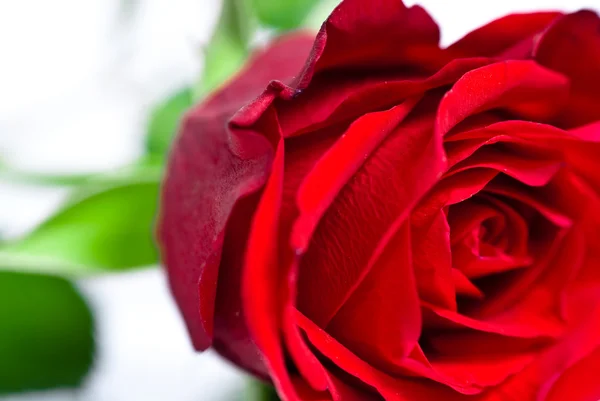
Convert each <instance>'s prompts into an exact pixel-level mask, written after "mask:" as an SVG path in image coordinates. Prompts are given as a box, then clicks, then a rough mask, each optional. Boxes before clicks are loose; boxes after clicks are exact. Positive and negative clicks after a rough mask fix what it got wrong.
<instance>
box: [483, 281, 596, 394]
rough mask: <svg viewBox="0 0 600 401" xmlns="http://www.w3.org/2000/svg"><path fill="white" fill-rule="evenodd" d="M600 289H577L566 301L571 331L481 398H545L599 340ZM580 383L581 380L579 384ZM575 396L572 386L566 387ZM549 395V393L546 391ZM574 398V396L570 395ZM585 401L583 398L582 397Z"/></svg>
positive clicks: (591, 350) (592, 350) (594, 347)
mask: <svg viewBox="0 0 600 401" xmlns="http://www.w3.org/2000/svg"><path fill="white" fill-rule="evenodd" d="M599 296H600V292H599V291H598V290H597V289H596V290H595V291H587V292H579V293H578V294H577V295H576V296H574V297H573V298H572V299H571V300H570V302H569V309H570V310H571V312H572V313H570V315H572V317H573V318H572V319H571V321H570V324H571V330H570V332H568V333H565V335H564V336H563V337H562V340H561V341H560V342H559V343H557V344H556V345H554V346H552V347H550V348H549V349H548V350H547V351H545V352H543V353H541V354H540V356H539V357H538V358H536V360H535V361H534V362H533V363H531V364H530V365H528V366H527V367H526V368H525V369H524V370H522V371H521V372H520V373H519V374H518V375H515V376H513V377H512V378H510V379H509V380H507V381H506V382H505V383H503V384H502V385H500V386H498V387H497V388H496V389H495V390H494V391H490V392H489V393H488V394H486V395H485V397H483V398H482V400H481V401H504V400H506V399H507V397H509V398H513V399H518V400H546V399H547V398H546V395H548V393H549V392H551V388H552V385H553V384H554V383H555V382H556V380H557V378H559V377H560V376H561V375H562V374H563V373H564V372H567V370H568V369H569V368H570V367H572V366H574V365H575V364H576V363H577V362H579V361H581V360H582V359H584V358H585V357H586V356H588V355H590V354H591V353H592V352H594V350H595V349H596V348H597V347H598V345H599V343H600V308H599V307H598V305H599V303H598V300H599V299H600V298H599ZM580 385H581V383H580ZM569 390H570V392H569V396H568V398H567V399H569V400H570V399H572V398H570V394H573V395H576V394H577V393H576V391H577V390H576V389H573V388H570V389H569ZM550 394H551V393H550ZM573 399H574V400H576V398H573ZM586 401H587V400H586Z"/></svg>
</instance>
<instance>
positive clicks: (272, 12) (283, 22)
mask: <svg viewBox="0 0 600 401" xmlns="http://www.w3.org/2000/svg"><path fill="white" fill-rule="evenodd" d="M250 1H251V4H252V6H253V8H254V11H255V12H256V16H257V18H258V20H259V21H260V22H261V23H262V24H264V25H267V26H269V27H271V28H275V29H278V30H283V31H288V30H292V29H295V28H298V27H300V26H301V25H302V23H303V21H304V19H305V18H306V17H307V16H308V14H309V13H310V11H311V10H312V9H313V7H314V6H315V5H316V4H318V3H319V2H320V0H279V1H275V0H250Z"/></svg>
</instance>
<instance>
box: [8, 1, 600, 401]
mask: <svg viewBox="0 0 600 401" xmlns="http://www.w3.org/2000/svg"><path fill="white" fill-rule="evenodd" d="M236 1H238V0H231V1H230V0H227V4H228V5H227V7H228V6H230V5H231V4H233V2H236ZM238 3H239V1H238ZM255 3H256V4H255V5H256V7H258V8H257V9H258V10H259V11H258V12H255V14H254V16H253V17H252V18H253V19H254V20H258V21H260V24H259V22H256V21H254V22H252V23H253V24H254V26H253V27H254V29H252V30H251V32H252V33H251V34H248V35H247V36H248V37H245V38H244V40H243V41H241V42H240V40H239V39H240V38H239V35H241V34H240V32H242V31H243V29H247V27H246V25H247V24H246V22H244V20H245V19H246V16H247V15H249V14H244V12H248V13H251V12H252V11H247V10H246V11H244V12H242V13H239V14H236V15H235V16H234V17H235V18H234V17H232V15H228V16H227V15H226V14H227V13H222V12H221V11H222V1H221V0H169V1H167V0H137V1H136V0H87V1H78V0H53V1H45V0H20V1H2V2H0V399H1V400H15V401H17V400H20V401H25V400H89V401H135V400H144V401H153V400H156V401H159V400H160V401H162V400H177V401H180V400H181V401H188V400H189V401H198V400H211V401H212V400H216V401H219V400H250V399H253V398H252V397H254V396H253V395H251V392H250V390H249V387H248V384H247V380H246V379H245V378H244V375H243V374H242V373H240V372H239V371H237V370H236V369H235V368H233V367H231V366H229V365H228V364H227V363H225V362H222V361H220V360H219V358H218V357H217V356H216V355H214V354H212V353H210V352H208V353H205V354H196V353H194V352H193V350H192V347H191V345H190V342H189V340H188V338H187V333H186V332H185V329H184V325H183V323H182V321H181V319H180V316H179V314H178V311H177V310H176V308H175V306H174V303H173V301H172V300H171V298H170V295H169V292H168V289H167V285H166V280H165V277H164V275H163V272H162V270H161V269H160V268H159V266H158V260H157V254H156V250H155V249H154V247H153V245H152V237H151V225H152V220H153V216H154V213H155V210H156V194H157V190H158V185H159V184H158V183H159V180H160V174H161V171H162V166H163V164H164V157H165V152H166V149H167V148H168V143H169V141H170V138H171V134H172V133H173V132H174V131H175V128H174V127H175V126H176V124H177V121H178V119H179V116H180V115H181V113H182V112H183V111H184V110H185V109H186V108H187V107H189V106H190V105H191V104H192V103H193V102H194V101H197V100H199V99H201V98H202V96H204V95H205V94H206V93H208V92H210V90H211V89H213V88H214V87H215V86H216V85H218V83H220V82H222V80H223V79H224V78H226V76H223V74H226V75H227V74H231V73H233V72H234V71H235V69H236V68H237V67H238V66H239V65H240V63H241V62H243V60H244V58H245V57H246V55H247V51H248V49H251V48H252V47H253V46H258V45H260V44H261V43H264V42H265V41H267V40H268V39H269V38H270V37H272V36H273V35H275V34H277V33H278V32H281V31H284V30H289V29H293V28H295V27H298V26H301V27H309V28H312V29H317V28H318V26H319V24H320V22H322V21H323V19H324V18H325V16H326V15H327V14H328V12H329V10H331V9H332V8H333V7H334V6H335V3H336V2H335V1H331V0H323V1H321V2H320V1H318V0H300V1H299V0H262V1H260V0H256V2H255ZM406 3H409V4H414V3H417V2H415V1H406ZM418 3H419V4H421V5H423V6H425V7H426V8H427V9H428V11H429V12H430V13H431V14H432V15H433V16H434V18H435V19H436V20H437V21H438V23H439V25H440V26H441V29H442V40H443V43H444V44H449V43H452V42H453V41H455V40H456V39H458V38H460V37H461V36H462V35H464V34H465V33H467V32H468V31H470V30H472V29H473V28H475V27H477V26H479V25H482V24H484V23H486V22H488V21H490V20H492V19H494V18H496V17H498V16H501V15H503V14H506V13H510V12H518V11H529V10H535V9H559V10H567V11H568V10H576V9H579V8H596V9H598V8H600V6H599V5H598V3H597V0H587V1H586V0H569V1H566V0H518V1H509V0H505V1H502V2H474V1H471V0H456V1H453V2H447V1H445V0H422V1H419V2H418ZM261 7H262V8H261ZM238 12H239V10H238ZM220 16H221V17H220ZM224 17H227V18H224ZM236 18H237V19H236ZM240 19H241V20H242V21H241V22H240ZM247 19H248V20H250V19H251V18H250V17H248V18H247ZM232 24H233V25H232ZM234 25H235V26H234ZM215 30H216V33H215V34H213V32H215ZM236 35H237V36H236ZM240 48H242V49H241V51H240V52H237V53H236V51H237V50H240ZM215 65H217V66H218V67H219V68H215V67H214V66H215ZM55 387H58V388H55ZM253 391H254V390H253ZM254 399H258V398H254Z"/></svg>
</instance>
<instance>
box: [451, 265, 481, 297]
mask: <svg viewBox="0 0 600 401" xmlns="http://www.w3.org/2000/svg"><path fill="white" fill-rule="evenodd" d="M452 283H453V284H454V288H455V291H456V295H457V296H458V295H461V296H464V297H470V298H477V299H483V298H485V295H484V293H483V292H481V290H480V289H479V288H477V286H476V285H475V284H473V283H472V282H471V280H469V278H468V277H467V276H465V275H464V273H463V272H461V271H460V270H458V269H455V268H452Z"/></svg>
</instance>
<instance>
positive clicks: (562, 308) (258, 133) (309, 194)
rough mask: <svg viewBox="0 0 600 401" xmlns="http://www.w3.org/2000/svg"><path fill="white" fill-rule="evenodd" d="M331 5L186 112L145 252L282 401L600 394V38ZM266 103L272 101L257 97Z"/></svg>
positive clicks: (388, 6) (573, 22)
mask: <svg viewBox="0 0 600 401" xmlns="http://www.w3.org/2000/svg"><path fill="white" fill-rule="evenodd" d="M438 43H439V30H438V27H437V25H436V24H435V22H434V21H433V20H432V18H431V17H430V16H429V15H428V14H427V12H426V11H424V10H423V9H422V8H420V7H418V6H415V7H411V8H407V7H406V6H404V5H403V4H402V2H401V1H400V0H370V1H365V0H345V1H344V2H343V3H342V4H341V5H339V6H338V8H337V9H336V10H335V11H334V12H333V13H332V14H331V16H330V17H329V19H328V20H327V21H326V22H325V24H324V25H323V27H322V29H321V31H320V32H319V34H318V36H317V37H316V39H315V40H314V41H313V40H312V38H310V37H309V36H303V35H302V34H294V35H293V36H287V37H283V38H280V39H278V40H277V41H275V42H274V43H273V44H271V45H270V46H269V47H267V48H266V49H264V50H263V51H261V52H260V53H258V54H256V55H255V56H254V57H253V58H252V59H251V60H250V62H249V63H248V65H247V66H246V67H245V69H244V70H243V71H241V72H240V73H239V74H238V75H237V76H236V77H235V78H233V79H232V80H231V81H230V82H228V83H227V84H226V85H225V86H224V87H223V88H221V89H220V90H218V91H217V92H216V93H215V94H213V95H212V96H210V97H209V98H208V99H206V100H205V101H204V102H202V103H201V104H199V105H197V106H196V107H195V108H194V109H193V110H191V111H190V112H189V113H188V114H187V116H186V118H185V121H184V123H183V126H182V128H181V132H180V134H179V136H178V138H177V140H176V142H175V143H174V145H173V148H172V151H171V156H170V163H169V167H168V171H167V175H166V179H165V183H164V187H163V191H162V208H161V213H160V218H159V228H158V239H159V242H160V245H161V249H162V255H163V260H164V263H165V265H166V267H167V271H168V276H169V280H170V285H171V289H172V292H173V294H174V296H175V299H176V301H177V303H178V306H179V308H180V309H181V311H182V313H183V317H184V318H185V321H186V323H187V327H188V329H189V333H190V336H191V338H192V341H193V344H194V346H195V347H196V348H197V349H198V350H204V349H207V348H209V347H212V348H214V349H215V350H216V351H217V352H219V353H220V354H221V355H223V356H224V357H225V358H227V359H228V360H230V361H232V362H233V363H234V364H236V365H238V366H240V367H241V368H243V369H245V370H246V371H248V372H250V373H252V374H253V375H255V376H257V377H260V378H263V379H265V380H270V381H272V383H273V384H274V385H275V387H276V389H277V391H278V393H279V395H280V396H281V397H282V398H283V399H284V400H292V401H296V400H303V401H304V400H307V401H308V400H336V401H338V400H339V401H345V400H404V401H425V400H450V401H452V400H490V401H491V400H498V401H500V400H519V401H529V400H531V401H534V400H536V401H539V400H547V401H563V400H570V401H595V400H597V399H598V398H600V381H599V380H598V378H597V373H598V367H600V19H599V18H598V16H597V15H596V14H595V13H593V12H591V11H580V12H577V13H574V14H569V15H563V14H560V13H534V14H523V15H509V16H506V17H504V18H501V19H498V20H496V21H493V22H491V23H490V24H488V25H486V26H484V27H482V28H480V29H477V30H476V31H474V32H471V33H470V34H468V35H467V36H466V37H464V38H463V39H461V40H459V41H458V42H457V43H455V44H453V45H451V46H449V47H448V48H441V47H440V46H439V44H438ZM265 88H266V89H265Z"/></svg>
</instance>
